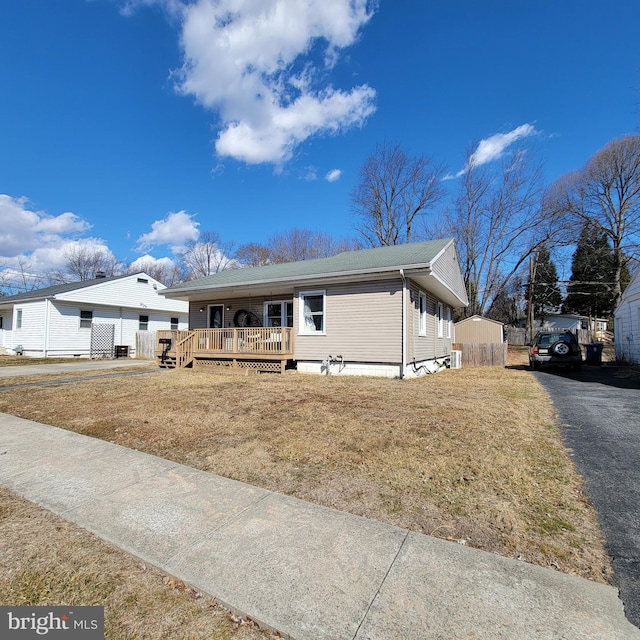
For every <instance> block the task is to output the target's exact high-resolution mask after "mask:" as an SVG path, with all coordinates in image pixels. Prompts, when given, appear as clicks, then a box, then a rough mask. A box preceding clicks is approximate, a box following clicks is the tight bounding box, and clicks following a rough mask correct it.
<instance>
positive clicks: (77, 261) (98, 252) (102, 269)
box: [50, 244, 118, 282]
mask: <svg viewBox="0 0 640 640" xmlns="http://www.w3.org/2000/svg"><path fill="white" fill-rule="evenodd" d="M63 257H64V267H63V268H62V269H58V270H56V271H54V272H52V273H51V274H50V279H51V280H52V281H54V282H84V281H86V280H93V279H94V278H95V277H96V276H98V275H102V274H104V275H105V276H112V275H114V274H115V273H116V271H117V269H118V260H117V259H116V257H115V256H114V255H113V254H112V253H111V251H109V249H107V248H106V247H102V246H91V245H87V246H84V245H81V244H78V245H75V246H73V247H72V248H70V249H68V250H67V251H65V252H64V254H63Z"/></svg>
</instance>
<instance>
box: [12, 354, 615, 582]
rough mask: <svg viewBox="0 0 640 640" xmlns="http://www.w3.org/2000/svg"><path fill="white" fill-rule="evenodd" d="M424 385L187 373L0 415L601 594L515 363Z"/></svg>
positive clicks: (587, 545) (554, 434)
mask: <svg viewBox="0 0 640 640" xmlns="http://www.w3.org/2000/svg"><path fill="white" fill-rule="evenodd" d="M513 355H514V358H515V359H514V360H513V366H512V367H510V368H506V369H500V368H483V369H463V370H459V371H444V372H442V373H440V374H437V375H433V376H428V377H425V378H422V379H419V380H411V381H401V380H385V379H376V378H340V377H335V376H333V377H321V376H304V375H297V374H286V375H282V376H281V375H264V374H263V375H257V376H249V377H236V376H228V375H216V374H212V373H209V372H200V371H192V370H181V371H159V372H158V373H157V374H149V375H144V376H136V377H133V378H126V379H125V378H123V379H119V378H112V379H105V380H90V381H84V382H78V383H74V384H66V385H60V386H56V387H51V386H47V387H33V388H30V389H29V393H28V395H26V394H25V393H24V390H19V389H16V390H5V391H1V392H0V411H4V412H9V413H13V414H15V415H19V416H22V417H25V418H30V419H34V420H38V421H41V422H45V423H48V424H53V425H56V426H59V427H63V428H67V429H71V430H73V431H77V432H79V433H84V434H87V435H90V436H94V437H98V438H103V439H105V440H108V441H111V442H116V443H118V444H121V445H124V446H127V447H132V448H135V449H139V450H141V451H146V452H148V453H152V454H155V455H159V456H162V457H165V458H167V459H171V460H175V461H177V462H180V463H183V464H187V465H190V466H192V467H196V468H199V469H203V470H205V471H210V472H213V473H217V474H220V475H222V476H226V477H229V478H234V479H236V480H240V481H243V482H248V483H251V484H254V485H258V486H261V487H265V488H267V489H271V490H274V491H279V492H282V493H286V494H289V495H293V496H296V497H298V498H302V499H304V500H309V501H313V502H316V503H318V504H323V505H326V506H328V507H333V508H336V509H340V510H343V511H348V512H350V513H354V514H358V515H362V516H365V517H368V518H373V519H376V520H379V521H382V522H387V523H390V524H394V525H397V526H400V527H404V528H407V529H410V530H413V531H419V532H422V533H426V534H429V535H435V536H439V537H442V538H446V539H451V540H457V541H459V542H462V543H464V544H467V545H469V546H474V547H478V548H481V549H485V550H488V551H493V552H496V553H500V554H502V555H505V556H508V557H512V558H520V559H523V560H526V561H529V562H533V563H536V564H540V565H542V566H548V567H555V568H557V569H559V570H561V571H565V572H568V573H573V574H577V575H581V576H583V577H586V578H590V579H593V580H598V581H603V582H606V581H608V580H609V578H610V566H609V561H608V558H607V556H606V554H605V552H604V550H603V540H602V535H601V533H600V531H599V529H598V526H597V523H596V518H595V515H594V512H593V510H592V508H591V507H590V506H589V505H588V503H587V501H586V499H585V497H584V495H583V492H582V481H581V479H580V477H579V476H578V475H577V473H576V471H575V469H574V467H573V465H572V462H571V460H570V458H569V457H568V455H567V453H566V451H565V450H564V448H563V446H562V444H561V441H560V435H559V430H558V427H557V420H556V415H555V413H554V410H553V407H552V405H551V403H550V401H549V399H548V398H547V396H546V394H545V392H544V390H543V389H542V387H541V386H540V385H538V384H537V383H536V381H535V379H534V377H533V376H532V375H531V374H530V373H529V372H528V371H526V370H525V367H524V366H520V365H521V364H523V363H524V362H525V361H526V352H525V351H523V350H514V351H513Z"/></svg>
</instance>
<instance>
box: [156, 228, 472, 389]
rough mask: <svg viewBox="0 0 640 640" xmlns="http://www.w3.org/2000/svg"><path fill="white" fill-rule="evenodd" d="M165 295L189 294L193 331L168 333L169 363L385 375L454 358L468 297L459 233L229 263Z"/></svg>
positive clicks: (415, 371)
mask: <svg viewBox="0 0 640 640" xmlns="http://www.w3.org/2000/svg"><path fill="white" fill-rule="evenodd" d="M160 294H161V295H163V296H165V297H166V298H169V299H176V300H186V301H188V303H189V330H190V332H189V333H188V334H182V333H180V334H175V335H173V336H172V337H171V336H168V337H166V338H165V339H164V340H165V344H166V348H165V350H163V352H162V355H161V358H162V362H163V363H164V362H168V361H171V362H174V360H172V358H175V359H176V360H175V363H176V364H177V366H189V365H192V366H218V367H220V366H234V367H236V366H237V367H245V368H251V367H255V368H256V369H258V370H262V371H265V370H273V371H278V370H284V367H285V364H286V363H289V364H292V363H293V364H295V366H296V367H297V369H298V371H301V372H308V373H330V374H347V375H348V374H352V375H379V376H387V377H412V376H418V375H421V374H423V373H426V372H431V371H436V370H438V369H439V368H441V367H444V366H446V364H447V363H448V360H449V357H450V353H451V342H452V338H453V322H452V312H453V309H456V308H461V307H465V306H466V305H467V304H468V301H467V294H466V291H465V287H464V282H463V279H462V275H461V272H460V267H459V263H458V256H457V253H456V249H455V244H454V241H453V240H451V239H445V240H432V241H429V242H419V243H411V244H405V245H395V246H388V247H379V248H373V249H364V250H361V251H348V252H345V253H341V254H338V255H335V256H332V257H329V258H320V259H316V260H305V261H301V262H292V263H286V264H274V265H267V266H263V267H254V268H245V269H235V270H226V271H221V272H219V273H216V274H212V275H210V276H207V277H205V278H200V279H198V280H192V281H190V282H183V283H180V284H177V285H174V286H173V287H170V288H168V289H164V290H162V291H161V292H160ZM159 346H160V345H159ZM271 365H272V368H269V366H271Z"/></svg>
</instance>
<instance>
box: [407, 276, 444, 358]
mask: <svg viewBox="0 0 640 640" xmlns="http://www.w3.org/2000/svg"><path fill="white" fill-rule="evenodd" d="M421 291H422V292H423V293H425V294H426V296H427V333H426V335H423V336H422V335H420V292H421ZM436 302H437V301H436V299H435V298H434V297H433V295H431V294H430V293H429V292H428V291H424V290H422V289H420V288H419V287H416V285H415V284H413V283H412V284H411V285H410V288H409V304H408V305H407V309H408V318H407V322H408V326H407V344H408V346H407V361H408V362H413V361H414V360H415V361H416V362H421V361H423V360H429V359H430V358H434V357H435V356H436V332H437V326H436V325H437V319H436V318H435V313H436V310H437V309H436Z"/></svg>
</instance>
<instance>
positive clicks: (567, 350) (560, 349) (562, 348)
mask: <svg viewBox="0 0 640 640" xmlns="http://www.w3.org/2000/svg"><path fill="white" fill-rule="evenodd" d="M551 353H553V355H554V356H557V357H558V358H568V357H569V356H570V355H571V345H570V344H569V343H568V342H565V341H564V340H558V342H556V343H555V344H554V345H553V346H552V347H551Z"/></svg>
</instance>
